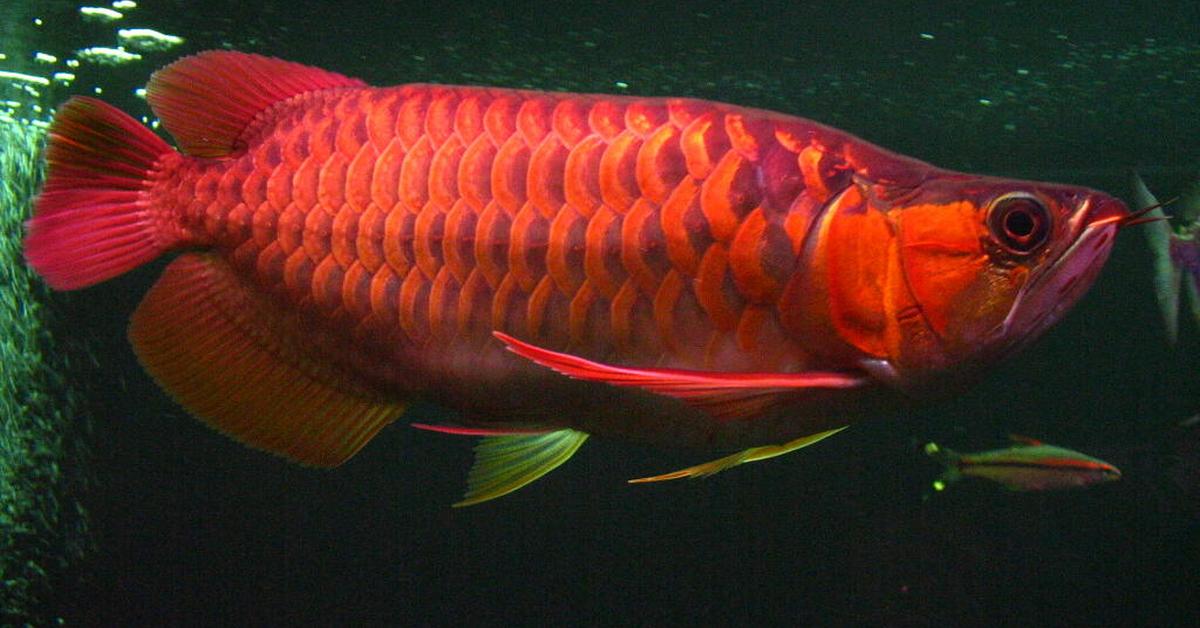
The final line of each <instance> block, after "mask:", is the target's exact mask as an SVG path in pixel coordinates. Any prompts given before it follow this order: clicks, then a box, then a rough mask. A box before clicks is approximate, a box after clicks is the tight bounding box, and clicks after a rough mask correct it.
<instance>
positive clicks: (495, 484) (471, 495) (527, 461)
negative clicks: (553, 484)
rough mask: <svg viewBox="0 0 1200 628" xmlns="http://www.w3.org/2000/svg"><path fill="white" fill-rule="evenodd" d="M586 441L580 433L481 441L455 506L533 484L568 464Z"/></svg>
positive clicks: (489, 438) (559, 431)
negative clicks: (464, 493)
mask: <svg viewBox="0 0 1200 628" xmlns="http://www.w3.org/2000/svg"><path fill="white" fill-rule="evenodd" d="M587 438H588V435H587V434H585V433H583V432H577V431H575V430H557V431H554V432H546V433H544V434H526V435H520V436H517V435H512V436H492V437H488V438H484V439H482V440H481V441H479V444H478V445H476V446H475V464H474V465H472V466H471V472H470V474H468V476H467V494H466V495H465V496H464V497H463V499H462V501H460V502H458V503H456V504H454V506H455V507H460V506H471V505H474V504H478V503H481V502H485V501H488V500H491V499H495V498H497V497H500V496H501V495H507V494H508V493H511V492H513V491H515V490H517V489H519V488H521V487H522V486H525V485H526V484H529V483H530V482H533V481H534V480H536V479H538V478H540V477H542V476H543V475H546V474H547V473H549V472H551V471H553V470H554V469H556V468H558V466H559V465H561V464H562V463H564V462H566V461H567V460H570V458H571V456H573V455H575V452H576V451H578V450H579V447H580V446H582V445H583V443H584V441H586V440H587Z"/></svg>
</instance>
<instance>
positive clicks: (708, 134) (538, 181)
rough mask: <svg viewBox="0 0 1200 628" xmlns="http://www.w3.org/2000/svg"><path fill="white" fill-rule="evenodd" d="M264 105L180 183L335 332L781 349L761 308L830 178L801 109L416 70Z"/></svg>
mask: <svg viewBox="0 0 1200 628" xmlns="http://www.w3.org/2000/svg"><path fill="white" fill-rule="evenodd" d="M279 116H280V118H279V121H278V124H277V125H276V126H275V127H274V128H273V130H271V131H269V132H266V133H264V136H263V139H262V140H261V141H260V142H259V143H258V144H257V145H256V146H252V147H250V154H249V156H248V158H245V159H241V160H235V161H233V162H231V163H229V164H227V165H224V166H215V165H210V166H208V167H207V170H204V169H202V171H201V172H198V173H197V176H196V177H194V178H193V179H191V180H189V187H188V189H187V190H186V191H185V190H182V189H181V190H180V194H185V193H186V194H188V195H189V196H190V197H191V202H190V207H191V208H192V210H191V211H195V212H196V215H195V216H193V217H191V218H190V219H191V220H193V221H197V222H199V223H201V224H203V225H204V228H205V229H207V230H208V231H209V232H210V233H213V234H218V235H219V236H220V237H219V239H218V241H219V242H221V243H222V245H224V246H228V247H229V249H230V251H231V255H232V256H233V257H234V258H235V259H236V260H239V261H238V262H237V263H238V264H239V265H240V266H244V267H245V269H246V272H248V273H251V274H252V275H253V276H254V277H255V280H256V281H258V282H259V283H261V284H262V285H263V287H264V288H265V289H267V290H269V291H271V292H273V293H275V294H277V295H280V296H281V298H286V299H288V300H289V301H291V302H292V303H293V304H294V305H298V306H301V307H306V308H312V311H313V312H315V313H318V314H320V315H323V316H330V317H334V318H337V319H338V320H346V321H349V323H348V325H349V326H350V327H352V328H353V333H350V332H349V331H347V337H353V338H355V339H358V340H362V341H367V340H364V339H373V340H371V341H373V342H385V341H386V342H393V341H394V340H395V339H402V340H405V341H407V342H408V343H411V344H412V345H414V346H418V347H420V346H429V345H431V343H432V344H433V345H438V346H443V345H444V344H445V343H449V342H459V341H468V342H472V343H478V344H482V343H486V342H488V341H489V337H490V332H491V331H492V330H495V329H499V330H503V331H506V332H508V333H511V334H514V335H518V336H520V337H523V338H527V339H530V340H531V341H533V342H536V343H538V344H540V345H542V346H545V347H548V348H553V349H560V350H561V349H568V348H569V349H570V350H572V351H576V352H579V353H581V354H584V355H588V356H593V357H604V358H606V359H615V360H617V361H625V362H636V363H641V364H674V365H680V366H693V367H712V366H714V365H716V364H714V363H715V362H719V364H720V365H729V364H734V363H736V364H737V365H738V366H739V367H746V368H762V369H768V368H776V367H779V366H780V365H782V364H785V363H789V362H788V361H789V360H791V361H792V362H795V360H796V359H797V358H796V357H795V356H796V355H798V352H797V351H796V350H795V349H794V348H792V347H790V346H789V345H788V342H787V337H786V334H785V333H784V332H783V331H782V327H781V325H780V324H779V314H778V312H777V311H776V307H777V304H778V301H779V299H780V297H781V295H782V294H783V291H784V288H785V286H786V284H787V282H788V280H789V278H790V277H791V276H792V274H793V273H794V272H795V269H796V264H797V256H798V254H799V253H800V251H801V246H802V243H803V240H804V238H805V237H806V236H807V233H808V230H809V229H810V228H811V226H812V224H813V220H814V217H815V216H816V215H817V213H818V212H819V211H820V208H821V205H822V204H823V203H824V202H825V201H826V200H827V199H828V198H829V196H830V195H832V194H833V193H835V192H836V191H837V190H838V189H840V188H841V187H843V186H844V185H845V168H844V167H843V166H841V165H840V164H841V162H840V161H839V157H838V155H836V154H833V153H831V152H830V151H828V150H827V149H826V147H825V146H823V145H822V144H821V143H820V142H819V141H818V137H817V135H815V134H814V132H810V131H809V130H807V129H806V128H803V127H798V126H797V125H796V124H795V123H792V122H788V121H786V119H781V118H773V117H766V116H763V115H761V114H759V113H758V112H753V111H749V110H742V109H738V108H734V107H729V106H725V105H718V104H715V103H708V102H704V101H696V100H686V99H670V100H665V99H634V98H623V97H604V96H573V95H563V94H538V93H535V92H520V91H511V90H488V89H476V88H455V87H445V86H431V85H409V86H404V87H400V88H391V89H379V90H345V91H341V92H336V93H329V94H324V95H320V96H313V97H310V98H306V99H304V100H303V101H302V102H300V103H299V104H297V109H296V110H292V111H281V112H280V113H279ZM781 120H783V121H781ZM789 356H791V357H789Z"/></svg>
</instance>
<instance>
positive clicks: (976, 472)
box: [925, 437, 1121, 491]
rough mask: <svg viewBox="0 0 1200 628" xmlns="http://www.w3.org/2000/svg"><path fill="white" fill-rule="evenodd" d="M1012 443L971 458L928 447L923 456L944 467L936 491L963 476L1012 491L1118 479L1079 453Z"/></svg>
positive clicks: (1109, 468)
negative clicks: (938, 460) (944, 471)
mask: <svg viewBox="0 0 1200 628" xmlns="http://www.w3.org/2000/svg"><path fill="white" fill-rule="evenodd" d="M1014 440H1015V441H1016V443H1015V444H1014V445H1013V446H1012V447H1007V448H1005V449H994V450H990V451H982V452H978V453H971V454H960V453H958V452H955V451H953V450H950V449H942V448H940V447H938V446H937V445H936V444H935V443H929V444H927V445H926V446H925V451H926V453H928V454H929V455H931V456H935V457H937V458H939V459H940V460H942V462H943V463H944V464H945V465H946V473H945V474H943V476H942V479H941V480H939V483H935V488H939V490H941V488H944V487H945V484H947V483H949V482H951V481H954V480H957V479H959V478H961V477H964V476H966V477H975V478H982V479H985V480H990V481H992V482H996V483H998V484H1000V485H1002V486H1004V487H1005V488H1007V489H1009V490H1011V491H1049V490H1058V489H1067V488H1079V487H1084V486H1088V485H1091V484H1097V483H1101V482H1109V481H1113V480H1117V479H1120V477H1121V471H1120V470H1119V469H1117V468H1116V467H1114V466H1113V465H1111V464H1109V463H1107V462H1105V461H1103V460H1100V459H1097V458H1093V457H1091V456H1088V455H1086V454H1082V453H1080V452H1078V451H1074V450H1071V449H1066V448H1063V447H1057V446H1055V445H1047V444H1046V443H1043V442H1041V441H1037V440H1033V439H1028V438H1022V437H1014Z"/></svg>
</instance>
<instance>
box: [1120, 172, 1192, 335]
mask: <svg viewBox="0 0 1200 628" xmlns="http://www.w3.org/2000/svg"><path fill="white" fill-rule="evenodd" d="M1133 197H1134V202H1135V203H1136V204H1137V205H1138V207H1154V208H1155V209H1152V210H1150V212H1149V213H1147V214H1146V218H1150V219H1155V218H1157V220H1154V221H1152V222H1150V223H1149V224H1147V225H1146V240H1147V242H1148V243H1149V245H1150V251H1151V253H1152V254H1153V255H1154V293H1155V296H1156V297H1157V298H1158V306H1159V309H1160V310H1161V311H1162V317H1163V325H1165V326H1166V330H1167V340H1168V341H1169V342H1170V343H1171V344H1175V342H1176V341H1177V340H1178V339H1179V289H1180V287H1184V288H1186V289H1187V293H1188V305H1189V306H1190V309H1191V312H1192V317H1193V318H1194V319H1196V321H1197V322H1198V323H1200V285H1198V282H1200V240H1198V239H1197V237H1196V236H1197V234H1200V181H1197V182H1196V183H1195V184H1194V185H1192V187H1191V188H1190V189H1189V190H1188V191H1187V192H1185V193H1184V194H1183V196H1181V197H1180V198H1179V201H1178V203H1177V204H1176V206H1175V207H1176V209H1175V212H1174V215H1173V216H1171V219H1170V220H1167V215H1166V214H1165V213H1163V210H1162V209H1161V205H1162V204H1161V203H1159V202H1158V199H1156V198H1154V195H1153V194H1151V193H1150V190H1149V189H1148V188H1147V187H1146V183H1145V182H1144V181H1142V178H1141V177H1140V176H1138V175H1137V173H1134V175H1133ZM1184 275H1186V276H1187V281H1183V278H1184Z"/></svg>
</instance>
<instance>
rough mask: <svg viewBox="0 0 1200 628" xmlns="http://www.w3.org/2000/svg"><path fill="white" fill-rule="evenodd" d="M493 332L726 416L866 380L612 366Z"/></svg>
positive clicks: (548, 357)
mask: <svg viewBox="0 0 1200 628" xmlns="http://www.w3.org/2000/svg"><path fill="white" fill-rule="evenodd" d="M493 334H494V335H495V336H496V338H498V339H499V340H500V341H501V342H503V343H504V344H505V345H507V346H508V350H509V351H512V352H513V353H515V354H517V355H519V356H521V357H523V358H526V359H528V360H530V361H532V362H535V363H537V364H540V365H542V366H545V367H547V368H549V369H552V370H554V371H558V372H559V373H562V374H563V375H566V376H568V377H573V378H575V379H580V380H585V381H591V382H603V383H606V384H612V385H613V386H630V387H634V388H641V389H644V390H648V391H650V392H654V393H658V394H660V395H667V396H669V397H675V398H677V399H681V400H683V401H685V402H687V403H689V404H691V405H694V406H696V407H699V408H702V409H704V410H707V411H708V412H710V413H712V414H713V416H716V417H718V418H725V419H734V418H742V417H745V416H748V415H751V414H754V413H755V412H757V411H759V410H762V409H763V408H765V407H767V406H770V405H771V404H772V403H774V402H775V401H776V400H777V399H778V398H780V397H781V396H783V395H785V394H787V393H789V392H793V391H795V390H805V389H813V388H854V387H856V386H862V385H863V384H866V383H867V382H868V381H869V380H868V379H867V377H866V376H863V375H859V374H853V373H839V372H822V371H814V372H808V373H721V372H715V371H693V370H684V369H656V368H634V367H625V366H614V365H611V364H602V363H600V362H593V361H591V360H587V359H584V358H581V357H579V356H574V355H570V354H567V353H559V352H557V351H551V350H549V349H543V348H541V347H537V346H534V345H531V344H529V343H527V342H522V341H520V340H517V339H516V338H513V337H512V336H509V335H508V334H504V333H501V332H493Z"/></svg>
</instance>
